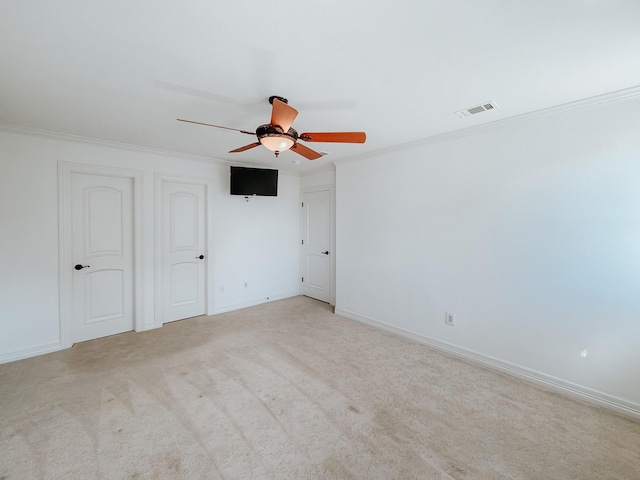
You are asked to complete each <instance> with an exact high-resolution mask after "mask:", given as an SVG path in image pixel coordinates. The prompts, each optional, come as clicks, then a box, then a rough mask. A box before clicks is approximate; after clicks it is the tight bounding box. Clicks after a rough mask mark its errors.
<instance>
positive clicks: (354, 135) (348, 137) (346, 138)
mask: <svg viewBox="0 0 640 480" xmlns="http://www.w3.org/2000/svg"><path fill="white" fill-rule="evenodd" d="M299 138H300V140H304V141H305V142H334V143H364V142H365V140H366V139H367V134H366V133H364V132H307V133H301V134H300V136H299Z"/></svg>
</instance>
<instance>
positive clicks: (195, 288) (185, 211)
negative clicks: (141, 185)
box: [160, 181, 206, 323]
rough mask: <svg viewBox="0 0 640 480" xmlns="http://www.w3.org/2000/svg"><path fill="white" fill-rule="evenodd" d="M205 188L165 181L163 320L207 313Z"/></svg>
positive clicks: (162, 209)
mask: <svg viewBox="0 0 640 480" xmlns="http://www.w3.org/2000/svg"><path fill="white" fill-rule="evenodd" d="M205 219H206V209H205V187H204V185H195V184H189V183H178V182H168V181H164V182H162V206H161V223H162V227H161V236H162V238H161V267H160V268H161V269H162V273H161V278H162V300H161V301H162V303H161V305H162V307H161V308H162V320H163V323H164V322H171V321H174V320H180V319H183V318H189V317H196V316H198V315H204V313H205V292H206V281H205V273H206V272H205V270H206V269H205V266H206V256H205V225H206V222H205Z"/></svg>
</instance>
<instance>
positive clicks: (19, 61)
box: [0, 0, 640, 172]
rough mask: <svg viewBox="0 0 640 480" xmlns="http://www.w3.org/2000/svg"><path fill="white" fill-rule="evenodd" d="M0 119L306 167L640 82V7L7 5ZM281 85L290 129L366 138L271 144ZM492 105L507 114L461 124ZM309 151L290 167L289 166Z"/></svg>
mask: <svg viewBox="0 0 640 480" xmlns="http://www.w3.org/2000/svg"><path fill="white" fill-rule="evenodd" d="M0 7H1V14H0V64H1V66H2V68H1V70H2V72H1V75H0V124H1V125H4V126H11V127H22V128H27V129H35V130H44V131H50V132H57V133H62V134H68V135H75V136H80V137H89V138H95V139H100V140H105V141H110V142H118V143H124V144H131V145H137V146H142V147H148V148H154V149H161V150H166V151H172V152H181V153H186V154H193V155H198V156H204V157H209V158H217V159H223V160H229V161H236V162H242V163H248V164H256V165H262V166H269V167H274V166H275V167H279V168H283V169H288V170H293V171H300V172H303V171H307V170H310V169H311V170H312V169H317V168H321V167H323V166H327V165H328V164H329V162H330V161H331V160H339V159H344V158H348V157H351V156H354V155H360V154H366V153H370V152H374V151H376V150H380V149H383V148H389V147H393V146H394V145H400V144H403V143H407V142H412V141H417V140H420V139H425V138H428V137H430V136H433V135H437V134H441V133H445V132H451V131H454V130H458V129H463V128H467V127H470V126H474V125H477V124H480V123H486V122H491V121H495V120H499V119H504V118H508V117H512V116H515V115H520V114H523V113H527V112H531V111H535V110H539V109H542V108H547V107H551V106H555V105H560V104H563V103H567V102H572V101H575V100H579V99H584V98H588V97H592V96H597V95H602V94H605V93H609V92H614V91H618V90H623V89H627V88H631V87H635V86H637V85H640V61H639V59H640V28H639V27H638V20H640V2H638V1H637V0H631V1H625V0H620V1H604V0H565V1H562V2H558V1H546V0H543V1H539V0H535V1H534V0H521V1H518V2H510V1H506V0H478V1H468V2H447V1H444V0H440V1H426V0H420V1H418V0H416V1H410V0H396V1H394V2H390V1H381V0H373V1H368V2H363V1H358V2H356V1H345V0H325V1H322V2H301V1H297V2H295V1H284V0H272V1H268V2H266V1H257V0H236V1H233V2H231V1H222V0H208V1H205V0H201V1H196V0H186V1H181V2H171V1H168V0H160V1H158V0H154V1H151V0H137V1H130V2H125V1H110V2H105V1H95V0H85V1H78V0H75V1H74V0H58V1H55V2H52V1H49V0H21V1H19V2H18V1H11V0H0ZM270 95H280V96H283V97H286V98H287V99H288V100H289V104H290V105H291V106H293V107H295V108H296V109H297V110H299V112H300V113H299V115H298V117H297V119H296V120H295V122H294V125H293V126H294V128H296V129H297V130H298V131H299V132H305V131H341V130H347V131H350V130H364V131H366V132H367V142H366V143H365V144H364V145H350V144H328V143H321V144H318V143H316V144H307V146H310V147H312V148H316V149H317V150H322V151H326V152H328V153H329V155H328V156H325V157H323V158H321V159H319V160H315V161H313V162H311V161H308V160H306V159H304V158H303V157H301V156H299V155H296V154H295V153H293V152H284V153H283V154H281V155H280V157H279V158H277V159H276V158H275V157H274V155H273V154H272V153H271V152H269V151H268V150H266V149H264V148H254V149H252V150H249V151H246V152H242V153H235V154H230V153H227V152H228V151H229V150H231V149H234V148H237V147H240V146H242V145H245V144H247V143H251V142H252V141H254V140H253V139H252V138H251V137H250V136H248V135H243V134H240V133H238V132H233V131H227V130H219V129H214V128H209V127H204V126H198V125H191V124H186V123H181V122H177V121H176V118H187V119H191V120H195V121H200V122H206V123H213V124H217V125H224V126H229V127H233V128H238V129H244V130H255V128H256V127H257V126H258V125H260V124H263V123H268V121H269V118H270V111H271V110H270V109H271V106H270V105H269V103H268V100H267V99H268V97H269V96H270ZM487 101H495V102H496V103H497V104H498V105H499V107H500V108H499V109H497V110H494V111H491V112H484V113H482V114H479V115H474V116H473V117H466V118H459V117H457V116H456V115H454V112H455V111H457V110H461V109H465V108H468V107H472V106H475V105H478V104H481V103H484V102H487ZM298 160H299V161H300V164H299V165H298V164H296V163H295V161H298Z"/></svg>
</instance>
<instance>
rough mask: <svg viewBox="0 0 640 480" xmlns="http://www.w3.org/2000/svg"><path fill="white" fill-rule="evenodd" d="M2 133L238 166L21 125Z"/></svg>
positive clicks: (1, 126) (0, 128)
mask: <svg viewBox="0 0 640 480" xmlns="http://www.w3.org/2000/svg"><path fill="white" fill-rule="evenodd" d="M0 132H7V133H17V134H20V135H30V136H35V137H44V138H50V139H52V140H62V141H69V142H75V143H84V144H90V145H101V146H104V147H110V148H118V149H124V150H133V151H137V152H142V153H150V154H153V155H162V156H170V157H177V158H184V159H188V160H197V161H201V162H207V163H214V164H218V165H224V166H226V165H235V164H236V163H233V162H231V161H228V160H223V159H220V158H216V157H205V156H201V155H194V154H191V153H182V152H174V151H172V150H162V149H160V148H152V147H144V146H141V145H134V144H131V143H121V142H114V141H111V140H102V139H99V138H93V137H84V136H82V135H73V134H70V133H61V132H52V131H50V130H41V129H37V128H29V127H23V126H19V125H7V124H0ZM242 165H247V166H249V164H242ZM251 166H254V167H255V165H251Z"/></svg>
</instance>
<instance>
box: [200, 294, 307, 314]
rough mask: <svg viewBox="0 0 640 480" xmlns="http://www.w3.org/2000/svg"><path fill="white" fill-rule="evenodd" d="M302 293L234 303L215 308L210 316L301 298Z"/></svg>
mask: <svg viewBox="0 0 640 480" xmlns="http://www.w3.org/2000/svg"><path fill="white" fill-rule="evenodd" d="M299 296H300V292H289V293H283V294H280V295H270V296H268V297H260V298H256V299H253V300H248V301H246V302H240V303H234V304H232V305H222V306H221V307H216V308H214V310H213V312H212V313H210V314H209V315H216V314H218V313H226V312H233V311H234V310H240V309H241V308H249V307H255V306H256V305H262V304H263V303H271V302H276V301H278V300H284V299H285V298H291V297H299Z"/></svg>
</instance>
